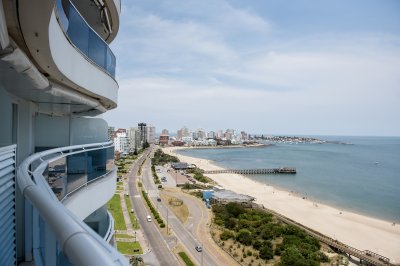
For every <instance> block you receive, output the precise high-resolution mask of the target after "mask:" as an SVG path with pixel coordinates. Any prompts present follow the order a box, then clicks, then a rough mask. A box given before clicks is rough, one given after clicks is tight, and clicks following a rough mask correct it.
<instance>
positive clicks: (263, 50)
mask: <svg viewBox="0 0 400 266" xmlns="http://www.w3.org/2000/svg"><path fill="white" fill-rule="evenodd" d="M111 49H112V50H113V52H114V53H115V55H116V57H117V81H118V83H119V97H118V98H119V99H118V107H117V108H116V109H114V110H112V111H109V112H107V113H106V114H104V115H103V118H104V119H105V120H106V121H107V122H108V123H109V125H110V126H115V127H122V128H128V127H132V126H136V125H137V123H138V122H146V123H148V124H153V125H154V126H156V129H157V132H160V131H161V130H162V129H164V128H166V129H168V130H170V131H171V132H176V130H177V129H179V128H181V127H183V126H187V127H188V128H190V129H191V130H196V129H198V128H203V129H205V130H206V131H208V130H218V129H227V128H233V129H237V130H239V131H241V130H244V131H246V132H249V133H252V134H261V133H263V134H290V135H293V134H299V135H300V134H301V135H357V136H400V1H397V0H392V1H390V0H375V1H372V0H359V1H357V0H336V1H327V0H318V1H317V0H295V1H282V0H251V1H242V0H230V1H228V0H226V1H225V0H125V1H122V14H121V17H120V29H119V32H118V35H117V38H116V40H115V41H114V42H113V43H112V44H111Z"/></svg>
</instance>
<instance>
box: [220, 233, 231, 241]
mask: <svg viewBox="0 0 400 266" xmlns="http://www.w3.org/2000/svg"><path fill="white" fill-rule="evenodd" d="M234 236H235V235H234V234H233V233H232V232H231V231H228V230H224V231H223V232H222V234H221V235H220V236H219V237H220V239H221V240H224V241H225V240H228V239H229V238H233V237H234Z"/></svg>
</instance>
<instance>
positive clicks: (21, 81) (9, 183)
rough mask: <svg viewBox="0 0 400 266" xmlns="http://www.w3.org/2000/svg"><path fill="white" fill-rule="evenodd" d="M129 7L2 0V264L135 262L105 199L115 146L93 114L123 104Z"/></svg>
mask: <svg viewBox="0 0 400 266" xmlns="http://www.w3.org/2000/svg"><path fill="white" fill-rule="evenodd" d="M120 9H121V3H120V1H119V0H112V1H111V0H104V1H90V0H80V1H77V0H29V1H15V0H3V1H0V54H1V56H0V123H1V128H2V129H1V130H0V199H1V208H0V232H1V233H0V265H19V264H22V263H24V264H26V265H128V261H127V260H126V259H125V258H124V257H123V256H122V255H121V254H119V253H118V252H117V251H116V250H115V249H114V248H113V247H112V246H111V245H113V241H114V227H113V224H114V223H113V217H112V216H111V215H109V213H108V212H107V208H106V207H105V206H106V203H107V202H108V201H109V200H110V198H111V197H112V196H113V195H114V193H115V188H116V178H117V174H116V168H115V165H114V146H113V144H112V142H109V141H108V125H107V123H106V122H105V121H104V120H103V119H100V118H94V116H97V115H100V114H102V113H105V112H107V111H108V110H111V109H113V108H116V106H117V97H118V83H117V81H116V79H115V67H116V57H115V55H114V54H113V52H112V51H111V49H110V47H109V44H110V43H111V42H112V41H113V40H114V38H115V37H116V35H117V33H118V29H119V17H120V12H121V10H120ZM4 206H7V207H4ZM108 243H110V244H111V245H108Z"/></svg>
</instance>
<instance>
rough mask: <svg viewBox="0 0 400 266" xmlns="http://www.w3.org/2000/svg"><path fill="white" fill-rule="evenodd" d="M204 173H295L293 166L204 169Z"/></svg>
mask: <svg viewBox="0 0 400 266" xmlns="http://www.w3.org/2000/svg"><path fill="white" fill-rule="evenodd" d="M204 174H241V175H263V174H296V168H294V167H281V168H270V169H224V170H211V171H204Z"/></svg>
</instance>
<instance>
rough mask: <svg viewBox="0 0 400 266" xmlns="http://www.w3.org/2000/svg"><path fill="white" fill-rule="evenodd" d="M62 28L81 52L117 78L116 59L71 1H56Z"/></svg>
mask: <svg viewBox="0 0 400 266" xmlns="http://www.w3.org/2000/svg"><path fill="white" fill-rule="evenodd" d="M56 11H57V15H58V18H59V23H60V25H61V28H62V29H63V30H64V32H65V34H66V35H67V36H68V38H69V39H70V40H71V42H72V44H73V45H75V46H76V47H77V48H78V49H79V51H81V52H82V54H84V55H85V56H86V57H87V58H88V59H90V60H91V61H92V62H93V63H95V64H96V65H97V66H99V67H101V68H103V69H104V70H105V71H106V72H107V73H108V74H110V75H111V76H112V77H115V66H116V59H115V55H114V54H113V52H112V51H111V49H110V47H109V46H108V44H107V43H106V42H105V41H104V40H103V39H102V38H101V37H100V36H99V35H98V34H97V33H96V32H95V31H94V30H93V29H92V28H91V27H90V26H89V24H88V23H87V22H86V21H85V19H84V18H83V17H82V16H81V14H80V13H79V11H78V9H77V8H76V7H75V6H74V5H73V4H72V2H71V1H69V0H67V1H62V0H56Z"/></svg>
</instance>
